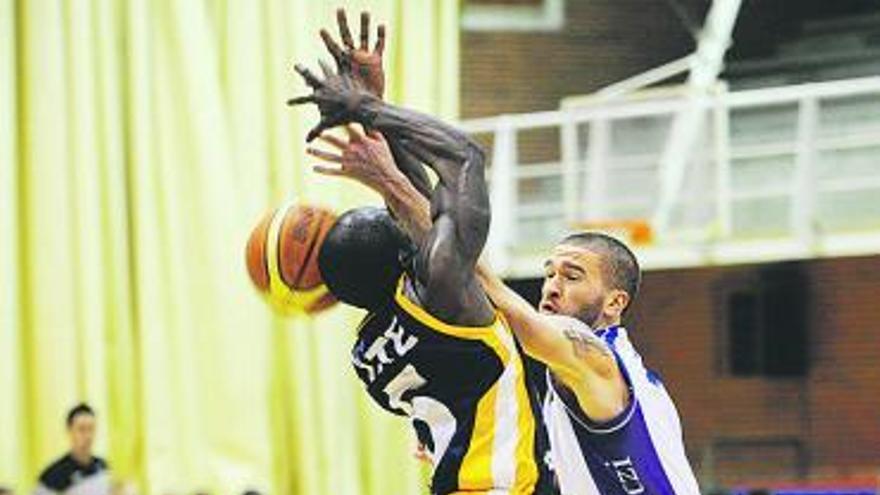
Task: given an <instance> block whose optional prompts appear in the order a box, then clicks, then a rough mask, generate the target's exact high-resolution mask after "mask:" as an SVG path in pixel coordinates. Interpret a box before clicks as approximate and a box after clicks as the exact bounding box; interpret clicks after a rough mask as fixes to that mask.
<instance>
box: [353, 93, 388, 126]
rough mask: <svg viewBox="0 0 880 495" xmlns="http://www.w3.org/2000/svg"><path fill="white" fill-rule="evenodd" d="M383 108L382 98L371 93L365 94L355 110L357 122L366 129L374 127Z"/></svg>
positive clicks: (361, 96)
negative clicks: (380, 109)
mask: <svg viewBox="0 0 880 495" xmlns="http://www.w3.org/2000/svg"><path fill="white" fill-rule="evenodd" d="M381 106H382V98H381V97H378V96H376V95H374V94H372V93H369V92H366V91H365V92H363V93H362V94H361V95H360V98H359V99H358V102H357V105H356V108H354V114H355V120H357V122H358V123H359V124H361V125H362V126H364V127H367V128H370V127H373V122H375V120H376V116H377V115H378V114H379V108H380V107H381Z"/></svg>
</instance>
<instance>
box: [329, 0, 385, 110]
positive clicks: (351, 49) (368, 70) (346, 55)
mask: <svg viewBox="0 0 880 495" xmlns="http://www.w3.org/2000/svg"><path fill="white" fill-rule="evenodd" d="M336 23H337V24H338V26H339V37H340V38H341V39H342V45H343V47H344V48H341V47H340V46H339V45H338V44H337V43H336V41H334V40H333V37H332V36H330V33H329V32H327V30H326V29H322V30H321V39H322V40H324V45H325V46H327V50H328V51H329V52H330V54H331V55H332V56H333V59H334V60H335V61H336V68H337V70H338V71H339V73H340V74H346V75H348V76H350V77H351V78H352V79H354V80H356V81H358V82H359V83H360V84H361V85H362V86H363V87H364V88H365V89H366V90H367V91H369V92H370V93H372V94H373V95H374V96H376V97H378V98H382V94H383V93H384V91H385V72H384V70H383V69H382V52H383V51H384V50H385V26H384V25H381V24H380V25H379V27H378V28H377V29H376V45H375V46H374V47H373V50H372V51H370V14H369V13H368V12H361V33H360V45H359V46H357V47H355V46H354V39H353V38H352V36H351V30H349V28H348V18H347V17H346V15H345V10H343V9H339V10H337V11H336Z"/></svg>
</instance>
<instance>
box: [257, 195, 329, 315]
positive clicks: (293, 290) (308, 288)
mask: <svg viewBox="0 0 880 495" xmlns="http://www.w3.org/2000/svg"><path fill="white" fill-rule="evenodd" d="M335 221H336V216H335V215H334V214H333V213H332V212H330V211H328V210H325V209H323V208H318V207H315V206H309V205H304V204H299V203H288V204H286V205H284V206H282V207H280V208H277V209H274V210H271V211H269V212H267V213H266V214H265V215H263V217H262V219H260V221H259V222H258V223H257V225H256V227H254V229H253V231H251V235H250V238H249V239H248V242H247V248H246V250H245V261H246V265H247V270H248V274H249V275H250V278H251V281H252V282H253V284H254V286H255V287H256V288H257V290H258V291H259V292H260V294H261V295H262V296H263V297H264V298H265V299H266V300H267V301H268V302H269V304H270V306H272V308H273V309H275V310H276V311H278V312H279V313H281V314H284V315H294V314H302V313H306V314H312V313H316V312H318V311H321V310H323V309H327V308H329V307H330V306H332V305H333V304H334V303H335V302H336V300H335V299H334V298H333V295H332V294H330V292H329V291H328V290H327V287H326V286H325V285H324V281H323V280H322V279H321V272H320V270H319V269H318V252H319V251H320V247H321V243H322V242H324V238H325V237H326V236H327V232H328V231H329V230H330V228H331V227H332V226H333V224H334V222H335Z"/></svg>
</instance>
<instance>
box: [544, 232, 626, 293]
mask: <svg viewBox="0 0 880 495" xmlns="http://www.w3.org/2000/svg"><path fill="white" fill-rule="evenodd" d="M559 245H565V246H573V247H576V248H580V249H585V250H587V251H590V252H592V253H595V254H597V255H599V256H600V257H601V259H602V274H603V278H604V279H605V283H606V285H608V287H609V288H611V289H619V290H622V291H624V292H626V293H627V294H628V295H629V301H630V304H632V301H633V300H635V298H636V295H637V294H638V292H639V285H641V282H642V270H641V267H639V262H638V260H637V259H636V256H635V255H634V254H633V252H632V251H631V250H630V249H629V248H628V247H627V246H626V244H624V243H623V242H621V241H619V240H617V239H615V238H613V237H611V236H609V235H606V234H602V233H599V232H576V233H574V234H570V235H568V236H566V237H565V238H564V239H562V241H560V242H559Z"/></svg>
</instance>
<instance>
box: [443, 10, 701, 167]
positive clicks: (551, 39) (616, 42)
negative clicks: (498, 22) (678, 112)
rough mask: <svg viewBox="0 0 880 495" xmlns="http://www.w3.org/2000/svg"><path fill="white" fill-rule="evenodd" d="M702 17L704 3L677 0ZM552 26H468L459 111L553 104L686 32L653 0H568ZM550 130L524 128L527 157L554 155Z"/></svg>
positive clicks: (676, 48)
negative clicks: (558, 26)
mask: <svg viewBox="0 0 880 495" xmlns="http://www.w3.org/2000/svg"><path fill="white" fill-rule="evenodd" d="M680 3H681V4H682V5H684V6H685V7H686V9H687V11H688V12H690V17H692V18H693V19H696V20H697V21H698V23H699V22H702V18H703V14H704V11H705V8H706V5H707V3H706V2H705V1H703V0H682V1H681V2H680ZM565 4H566V14H565V27H564V28H563V29H562V30H561V31H558V32H468V31H465V32H463V33H462V39H461V114H462V117H463V118H473V117H484V116H491V115H497V114H501V113H519V112H529V111H538V110H552V109H556V108H558V107H559V101H560V100H561V99H562V98H563V97H566V96H571V95H582V94H587V93H590V92H593V91H595V90H597V89H599V88H601V87H603V86H605V85H608V84H610V83H613V82H616V81H619V80H621V79H624V78H626V77H629V76H632V75H635V74H638V73H640V72H642V71H644V70H646V69H649V68H651V67H654V66H657V65H660V64H662V63H665V62H668V61H671V60H674V59H676V58H678V57H682V56H684V55H686V54H688V53H689V52H690V51H692V50H693V48H694V41H693V37H692V36H691V34H690V33H689V32H688V31H687V29H686V28H685V27H684V26H683V24H682V23H681V21H679V19H678V18H677V17H676V15H675V12H674V11H673V10H672V9H671V8H670V7H669V4H668V3H667V2H664V1H659V0H567V1H566V2H565ZM558 140H559V137H558V135H557V134H556V133H555V132H548V131H543V132H537V131H536V132H530V133H528V134H527V135H524V136H523V143H522V145H521V147H520V154H521V157H522V158H523V159H524V161H526V162H533V161H547V160H555V159H558Z"/></svg>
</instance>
